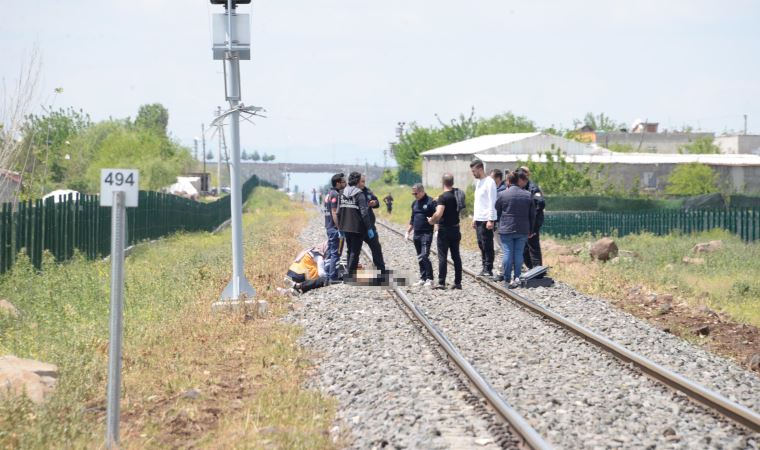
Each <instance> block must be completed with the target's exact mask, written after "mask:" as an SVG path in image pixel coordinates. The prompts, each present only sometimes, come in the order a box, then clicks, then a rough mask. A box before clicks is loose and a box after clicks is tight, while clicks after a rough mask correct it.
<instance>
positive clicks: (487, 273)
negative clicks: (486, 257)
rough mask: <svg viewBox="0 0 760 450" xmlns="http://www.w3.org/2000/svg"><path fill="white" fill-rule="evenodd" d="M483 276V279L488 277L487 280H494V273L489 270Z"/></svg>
mask: <svg viewBox="0 0 760 450" xmlns="http://www.w3.org/2000/svg"><path fill="white" fill-rule="evenodd" d="M481 276H482V277H486V278H493V272H491V271H490V270H487V271H485V272H483V275H481Z"/></svg>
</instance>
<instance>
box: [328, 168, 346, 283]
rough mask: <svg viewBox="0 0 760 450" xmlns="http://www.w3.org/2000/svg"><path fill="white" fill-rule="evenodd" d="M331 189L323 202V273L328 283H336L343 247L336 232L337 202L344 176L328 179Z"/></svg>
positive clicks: (344, 179)
mask: <svg viewBox="0 0 760 450" xmlns="http://www.w3.org/2000/svg"><path fill="white" fill-rule="evenodd" d="M330 184H331V185H332V189H331V190H330V192H328V193H327V196H325V201H324V205H323V207H324V215H325V229H326V230H327V255H325V272H326V277H327V279H328V280H330V281H338V279H339V276H338V271H337V270H336V268H337V266H338V261H340V254H341V253H342V250H343V246H342V242H341V232H340V230H338V201H339V199H340V191H342V190H343V188H345V187H346V176H345V175H344V174H343V173H342V172H341V173H336V174H335V175H333V176H332V178H331V179H330Z"/></svg>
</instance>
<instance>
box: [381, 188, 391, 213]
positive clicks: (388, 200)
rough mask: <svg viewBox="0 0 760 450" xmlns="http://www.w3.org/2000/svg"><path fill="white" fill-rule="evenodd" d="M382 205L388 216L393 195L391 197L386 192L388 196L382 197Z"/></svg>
mask: <svg viewBox="0 0 760 450" xmlns="http://www.w3.org/2000/svg"><path fill="white" fill-rule="evenodd" d="M383 203H385V209H386V210H387V211H388V214H389V215H390V213H392V212H393V195H391V193H390V192H388V195H386V196H385V197H383Z"/></svg>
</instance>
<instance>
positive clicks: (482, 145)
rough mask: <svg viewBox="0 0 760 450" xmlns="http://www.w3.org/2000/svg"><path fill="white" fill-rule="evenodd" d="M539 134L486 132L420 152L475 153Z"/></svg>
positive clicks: (427, 153) (444, 153)
mask: <svg viewBox="0 0 760 450" xmlns="http://www.w3.org/2000/svg"><path fill="white" fill-rule="evenodd" d="M540 134H541V133H540V132H534V133H507V134H487V135H484V136H478V137H476V138H472V139H467V140H466V141H461V142H455V143H453V144H449V145H444V146H443V147H438V148H434V149H432V150H428V151H426V152H422V155H424V156H428V155H473V154H475V153H480V152H483V151H486V150H488V149H490V148H494V147H498V146H500V145H506V144H511V143H512V142H517V141H521V140H523V139H528V138H532V137H535V136H538V135H540Z"/></svg>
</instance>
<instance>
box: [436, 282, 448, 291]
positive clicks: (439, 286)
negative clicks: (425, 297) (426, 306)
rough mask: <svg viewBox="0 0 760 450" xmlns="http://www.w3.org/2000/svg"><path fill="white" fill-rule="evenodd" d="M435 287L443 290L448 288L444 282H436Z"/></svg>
mask: <svg viewBox="0 0 760 450" xmlns="http://www.w3.org/2000/svg"><path fill="white" fill-rule="evenodd" d="M433 289H436V290H441V291H442V290H444V289H446V285H443V284H440V283H439V284H436V285H435V286H433Z"/></svg>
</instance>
